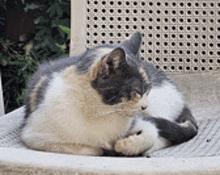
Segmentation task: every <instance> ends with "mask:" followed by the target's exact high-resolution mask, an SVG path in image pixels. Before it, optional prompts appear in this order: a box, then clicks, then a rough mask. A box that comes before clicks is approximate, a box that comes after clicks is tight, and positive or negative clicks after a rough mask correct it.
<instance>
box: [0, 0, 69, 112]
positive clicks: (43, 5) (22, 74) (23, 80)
mask: <svg viewBox="0 0 220 175" xmlns="http://www.w3.org/2000/svg"><path fill="white" fill-rule="evenodd" d="M15 10H17V11H15ZM0 11H1V13H0V28H1V29H2V30H0V66H1V71H2V83H3V95H4V103H5V110H6V112H10V111H12V110H14V109H16V108H18V107H20V106H21V105H23V101H24V98H25V88H26V86H27V82H28V80H29V79H30V77H31V75H32V74H33V73H34V71H35V69H36V65H37V64H38V63H39V62H42V61H44V60H49V59H54V58H58V57H61V56H63V55H66V54H68V53H69V32H70V31H69V27H70V0H47V1H38V0H26V1H25V4H23V3H22V1H21V0H7V1H3V3H2V4H0ZM13 14H16V15H14V17H13ZM18 15H19V16H18ZM30 18H31V19H30ZM27 19H28V20H27ZM13 20H15V22H14V21H13ZM18 20H21V21H18ZM25 20H26V23H25V22H23V21H25ZM10 22H11V23H12V24H10ZM32 22H33V23H32ZM16 23H18V26H14V25H15V24H16ZM10 25H11V26H10ZM28 26H29V29H30V30H29V31H27V29H28ZM30 26H31V27H30ZM18 29H19V31H18ZM16 30H17V32H18V34H17V35H18V36H19V37H18V36H17V35H16V36H13V35H14V33H15V31H16ZM22 30H23V31H22ZM24 30H26V31H24ZM31 30H32V31H31ZM9 31H12V32H11V33H10V32H9ZM19 32H20V33H19ZM28 32H29V33H28Z"/></svg>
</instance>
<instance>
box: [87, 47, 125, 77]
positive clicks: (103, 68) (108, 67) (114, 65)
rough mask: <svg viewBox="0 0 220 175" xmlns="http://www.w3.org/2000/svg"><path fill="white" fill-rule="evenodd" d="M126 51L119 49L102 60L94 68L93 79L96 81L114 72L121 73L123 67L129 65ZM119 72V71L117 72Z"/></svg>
mask: <svg viewBox="0 0 220 175" xmlns="http://www.w3.org/2000/svg"><path fill="white" fill-rule="evenodd" d="M125 57H126V55H125V51H124V50H123V49H122V48H120V47H118V48H116V49H114V50H113V51H111V52H110V53H109V54H108V55H106V56H105V57H104V58H102V60H101V61H100V62H99V63H98V64H97V65H96V66H95V68H93V72H92V77H91V78H92V79H93V80H95V79H96V78H97V76H98V75H102V76H109V75H110V74H112V73H113V72H114V73H116V72H120V71H118V70H120V68H121V67H123V66H124V65H127V62H126V58H125ZM116 70H117V71H116Z"/></svg>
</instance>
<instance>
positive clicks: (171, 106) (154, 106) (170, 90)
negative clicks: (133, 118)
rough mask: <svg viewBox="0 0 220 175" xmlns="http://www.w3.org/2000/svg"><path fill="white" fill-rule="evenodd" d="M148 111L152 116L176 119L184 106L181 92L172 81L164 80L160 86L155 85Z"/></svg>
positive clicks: (148, 98) (149, 95)
mask: <svg viewBox="0 0 220 175" xmlns="http://www.w3.org/2000/svg"><path fill="white" fill-rule="evenodd" d="M147 101H148V108H147V109H146V112H147V113H148V114H149V115H150V116H152V117H161V118H164V119H167V120H172V121H173V120H175V118H176V117H178V115H179V114H180V112H181V110H182V109H183V107H184V101H183V98H182V95H181V93H180V92H179V91H178V90H177V88H176V87H175V86H174V85H173V84H172V83H170V82H168V81H164V82H163V84H162V85H161V86H160V87H153V88H152V90H151V91H150V92H149V94H148V97H147Z"/></svg>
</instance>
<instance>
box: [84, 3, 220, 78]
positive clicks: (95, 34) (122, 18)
mask: <svg viewBox="0 0 220 175" xmlns="http://www.w3.org/2000/svg"><path fill="white" fill-rule="evenodd" d="M86 27H87V48H91V47H93V46H96V45H99V44H105V43H118V42H120V41H122V40H124V39H125V38H126V37H128V36H130V35H131V34H132V33H133V32H135V31H140V32H141V33H143V36H144V42H143V46H142V49H141V56H142V58H143V59H145V60H147V61H149V62H152V63H153V64H154V65H155V66H157V67H158V68H160V69H162V70H164V71H165V72H166V73H168V74H171V73H175V74H182V73H197V72H198V73H199V72H207V71H213V70H220V2H219V1H218V0H206V1H204V0H195V1H191V0H178V1H171V0H161V1H152V0H145V1H144V0H136V1H124V0H110V1H107V0H88V1H87V26H86Z"/></svg>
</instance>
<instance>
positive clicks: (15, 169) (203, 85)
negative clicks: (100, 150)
mask: <svg viewBox="0 0 220 175" xmlns="http://www.w3.org/2000/svg"><path fill="white" fill-rule="evenodd" d="M219 77H220V73H219V72H217V73H210V74H195V75H181V76H180V75H178V76H172V77H171V79H173V80H174V81H175V82H176V83H177V84H178V85H179V87H180V89H181V91H182V92H183V94H185V96H186V100H187V101H188V104H189V106H190V107H191V109H192V112H193V114H194V116H195V118H196V119H197V121H198V125H199V133H198V135H197V136H196V137H195V138H193V139H192V140H190V141H188V142H186V143H183V144H180V145H176V146H172V147H169V148H166V149H163V150H159V151H155V152H153V153H152V154H151V155H150V156H151V158H145V157H141V158H116V157H110V158H109V157H89V156H75V155H65V154H57V153H46V152H40V151H35V150H29V149H27V148H26V147H25V146H24V145H22V143H21V141H20V129H19V126H20V124H21V123H22V121H23V116H24V107H21V108H19V109H17V110H15V111H13V112H11V113H9V114H7V115H5V116H3V117H1V118H0V174H1V173H2V172H3V174H4V173H9V174H10V173H17V174H19V173H20V174H22V173H24V172H29V173H30V172H32V173H33V172H35V173H36V174H37V173H38V174H48V173H51V172H55V173H54V174H56V173H57V174H62V173H63V174H68V173H69V174H73V173H82V174H86V173H95V174H103V173H104V174H111V173H112V174H127V173H134V174H135V173H137V172H140V173H143V174H144V173H145V174H151V173H152V174H154V173H160V174H167V173H171V172H172V173H175V174H181V173H183V172H184V173H186V172H187V173H189V174H193V173H198V172H202V173H203V174H213V173H216V172H218V171H220V144H219V140H220V100H219V99H220V78H219Z"/></svg>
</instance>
